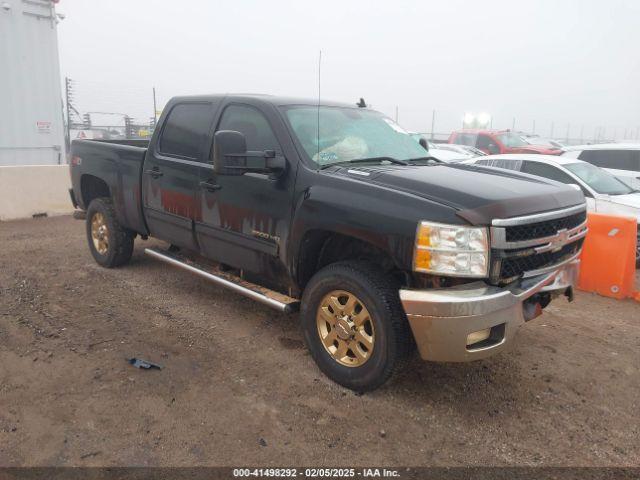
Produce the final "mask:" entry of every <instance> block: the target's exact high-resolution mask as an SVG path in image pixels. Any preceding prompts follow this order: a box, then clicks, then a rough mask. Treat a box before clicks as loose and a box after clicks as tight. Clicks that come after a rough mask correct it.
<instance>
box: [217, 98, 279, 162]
mask: <svg viewBox="0 0 640 480" xmlns="http://www.w3.org/2000/svg"><path fill="white" fill-rule="evenodd" d="M218 130H234V131H236V132H240V133H242V134H243V135H244V136H245V138H246V140H247V150H258V151H264V150H276V151H278V152H279V151H281V148H280V145H279V143H278V140H277V139H276V136H275V134H274V133H273V130H272V129H271V125H269V122H268V120H267V119H266V118H265V116H264V115H263V114H262V113H261V112H260V111H258V110H257V109H255V108H253V107H249V106H245V105H230V106H228V107H227V108H226V109H225V111H224V113H223V114H222V119H221V120H220V125H218Z"/></svg>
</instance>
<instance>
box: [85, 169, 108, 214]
mask: <svg viewBox="0 0 640 480" xmlns="http://www.w3.org/2000/svg"><path fill="white" fill-rule="evenodd" d="M80 196H81V200H82V204H83V205H84V208H85V210H86V209H87V208H89V204H90V203H91V202H92V201H93V200H95V199H96V198H101V197H107V198H112V193H111V189H110V188H109V185H107V182H105V181H104V180H103V179H101V178H99V177H96V176H95V175H90V174H87V173H85V174H84V175H82V177H80Z"/></svg>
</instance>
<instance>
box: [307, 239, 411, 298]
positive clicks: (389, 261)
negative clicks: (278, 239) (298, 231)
mask: <svg viewBox="0 0 640 480" xmlns="http://www.w3.org/2000/svg"><path fill="white" fill-rule="evenodd" d="M300 245H301V246H300V250H299V252H298V256H297V261H296V272H297V276H296V281H297V283H298V286H299V288H300V290H304V287H305V286H306V285H307V283H308V282H309V280H310V279H311V277H312V276H313V275H314V274H315V273H316V272H317V271H318V270H320V269H322V268H323V267H325V266H327V265H330V264H332V263H336V262H340V261H344V260H364V261H371V262H373V263H375V264H377V265H379V266H380V267H382V269H383V270H384V271H386V272H390V273H392V274H396V275H398V276H399V277H401V276H402V268H401V267H400V265H399V264H398V263H397V261H396V260H395V259H394V256H393V255H392V254H391V253H390V252H389V251H388V250H386V249H384V248H381V247H380V246H379V245H376V244H375V243H373V242H371V241H369V240H368V239H364V238H360V237H356V236H353V235H348V234H344V233H341V232H336V231H331V230H324V229H312V230H308V231H307V232H305V234H304V236H303V237H302V241H301V242H300Z"/></svg>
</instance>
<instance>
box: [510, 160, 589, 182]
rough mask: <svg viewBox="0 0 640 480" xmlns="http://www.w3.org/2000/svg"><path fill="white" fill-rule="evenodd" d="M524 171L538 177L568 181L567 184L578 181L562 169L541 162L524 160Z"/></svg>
mask: <svg viewBox="0 0 640 480" xmlns="http://www.w3.org/2000/svg"><path fill="white" fill-rule="evenodd" d="M522 171H523V172H524V173H528V174H530V175H537V176H538V177H544V178H548V179H550V180H555V181H556V182H561V183H566V184H567V185H569V184H572V183H573V184H576V183H577V182H576V180H575V179H573V178H571V176H570V175H567V174H566V173H564V172H563V171H562V170H560V169H558V168H556V167H553V166H551V165H546V164H544V163H540V162H524V165H523V167H522Z"/></svg>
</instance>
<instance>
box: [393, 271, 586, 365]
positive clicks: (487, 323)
mask: <svg viewBox="0 0 640 480" xmlns="http://www.w3.org/2000/svg"><path fill="white" fill-rule="evenodd" d="M579 270H580V260H578V259H572V260H571V261H569V262H567V263H565V264H564V265H562V266H560V267H558V269H557V270H554V271H553V272H551V273H546V274H543V275H538V276H535V277H531V278H527V279H522V280H519V281H516V282H513V283H512V284H510V285H508V286H506V287H496V286H491V285H487V284H486V283H485V282H482V281H479V282H473V283H467V284H464V285H460V286H457V287H451V288H447V289H437V290H400V300H401V301H402V306H403V308H404V311H405V313H406V314H407V318H408V320H409V324H410V326H411V330H412V331H413V336H414V338H415V340H416V344H417V345H418V350H419V352H420V356H421V357H422V358H423V359H424V360H432V361H437V362H468V361H472V360H479V359H482V358H486V357H490V356H492V355H494V354H496V353H498V352H500V351H502V350H504V349H505V348H506V347H507V346H508V345H509V344H510V343H512V341H513V339H514V338H515V335H516V332H517V331H518V328H520V326H521V325H522V324H523V323H524V322H525V321H526V320H530V319H532V318H533V317H534V316H537V315H539V313H540V311H541V309H540V308H539V305H536V302H535V299H536V298H538V297H534V295H537V294H550V295H551V296H552V297H554V296H557V295H562V294H567V295H568V296H570V295H571V292H572V287H573V286H574V285H575V284H576V282H577V280H578V273H579ZM532 297H533V298H532ZM527 300H529V301H527ZM525 309H526V312H525ZM489 328H490V329H491V335H490V337H489V338H488V339H486V340H485V341H482V342H478V343H477V344H472V345H470V346H467V336H468V335H469V334H471V333H473V332H478V331H481V330H484V329H489Z"/></svg>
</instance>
